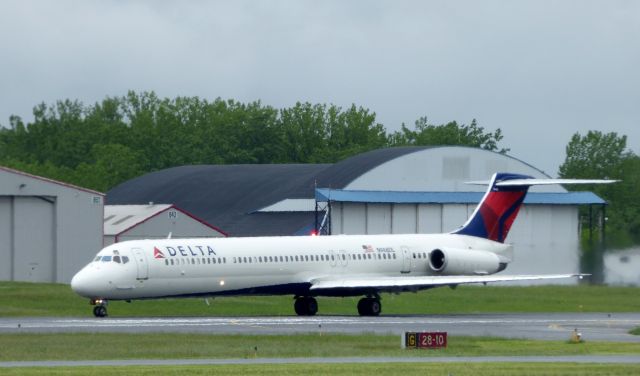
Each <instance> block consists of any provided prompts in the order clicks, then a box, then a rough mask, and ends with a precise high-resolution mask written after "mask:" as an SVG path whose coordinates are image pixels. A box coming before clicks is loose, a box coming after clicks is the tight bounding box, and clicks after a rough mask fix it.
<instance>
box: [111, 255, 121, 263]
mask: <svg viewBox="0 0 640 376" xmlns="http://www.w3.org/2000/svg"><path fill="white" fill-rule="evenodd" d="M113 262H117V263H118V264H119V263H120V256H113Z"/></svg>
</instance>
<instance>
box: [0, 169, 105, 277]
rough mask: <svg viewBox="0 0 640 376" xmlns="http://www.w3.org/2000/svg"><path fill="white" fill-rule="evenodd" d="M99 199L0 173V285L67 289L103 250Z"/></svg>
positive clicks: (7, 171) (46, 182) (49, 182)
mask: <svg viewBox="0 0 640 376" xmlns="http://www.w3.org/2000/svg"><path fill="white" fill-rule="evenodd" d="M103 201H104V195H103V194H102V193H100V192H95V191H91V190H88V189H84V188H80V187H75V186H72V185H68V184H64V183H61V182H57V181H54V180H50V179H45V178H41V177H38V176H34V175H30V174H26V173H23V172H21V171H16V170H12V169H9V168H5V167H0V259H1V260H3V261H2V262H0V280H3V281H27V282H60V283H68V282H69V281H71V278H72V277H73V275H74V274H75V273H76V272H77V271H78V270H80V269H81V268H82V267H83V266H84V265H85V264H86V263H87V262H89V261H90V260H91V258H92V257H93V255H95V253H96V252H98V251H99V250H100V249H101V248H102V213H103Z"/></svg>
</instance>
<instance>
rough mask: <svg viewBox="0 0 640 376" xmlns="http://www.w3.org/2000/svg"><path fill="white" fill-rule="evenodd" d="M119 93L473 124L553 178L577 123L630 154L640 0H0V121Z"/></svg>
mask: <svg viewBox="0 0 640 376" xmlns="http://www.w3.org/2000/svg"><path fill="white" fill-rule="evenodd" d="M127 90H136V91H145V90H154V91H156V92H157V93H158V94H159V95H160V96H163V97H164V96H166V97H170V98H173V97H175V96H178V95H182V96H200V97H203V98H207V99H214V98H216V97H221V98H224V99H227V98H233V99H236V100H240V101H245V102H246V101H253V100H261V101H262V102H263V103H264V104H268V105H272V106H275V107H278V108H280V107H288V106H291V105H293V104H294V103H295V102H296V101H309V102H312V103H334V104H336V105H340V106H343V107H347V106H349V105H350V104H351V103H355V104H356V105H360V106H364V107H367V108H369V109H370V110H372V111H375V112H376V114H377V119H378V121H380V122H381V123H382V124H384V125H385V127H386V128H387V130H388V131H394V130H397V129H399V128H400V124H402V123H403V122H404V123H405V124H407V125H409V126H411V127H413V122H414V121H415V120H416V119H417V118H418V117H420V116H428V117H429V120H430V122H432V123H435V124H440V123H444V122H447V121H450V120H456V121H458V122H461V123H466V124H468V123H469V122H470V121H471V119H473V118H476V119H477V120H478V123H479V125H480V126H483V127H485V129H486V130H488V131H493V130H494V129H496V128H501V129H502V131H503V133H504V135H505V138H504V139H503V142H502V143H501V145H502V146H503V147H509V148H511V152H510V153H509V154H510V155H512V156H514V157H516V158H519V159H522V160H524V161H525V162H527V163H530V164H532V165H534V166H535V167H538V168H540V169H542V170H544V171H546V172H547V173H549V174H550V175H552V176H555V175H556V174H557V169H558V166H559V165H560V164H561V163H562V161H563V160H564V156H565V151H564V148H565V146H566V144H567V143H568V142H569V140H570V137H571V135H572V134H573V133H575V132H581V133H582V134H585V133H586V132H587V131H588V130H600V131H603V132H611V131H614V132H618V134H626V135H627V136H628V137H629V138H628V146H629V147H630V148H631V149H632V150H633V151H634V152H635V153H639V152H640V124H639V123H640V1H605V0H602V1H541V0H534V1H449V0H447V1H344V0H343V1H258V0H255V1H224V2H222V1H221V2H215V1H206V2H205V1H146V2H145V1H106V0H105V1H10V0H9V1H2V2H1V3H0V124H2V125H5V126H7V125H8V124H9V121H8V118H9V115H11V114H16V115H19V116H21V117H23V118H24V119H25V120H31V119H32V115H31V110H32V108H33V106H34V105H35V104H37V103H40V102H42V101H44V102H46V103H48V104H51V103H53V102H54V101H55V100H58V99H65V98H71V99H79V100H81V101H82V102H84V103H86V104H93V103H95V102H96V101H99V100H101V99H103V98H104V97H105V96H107V95H108V96H119V95H124V94H125V93H126V92H127Z"/></svg>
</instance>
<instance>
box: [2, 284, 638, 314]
mask: <svg viewBox="0 0 640 376" xmlns="http://www.w3.org/2000/svg"><path fill="white" fill-rule="evenodd" d="M638 296H640V288H637V287H606V286H588V285H584V286H583V285H581V286H531V287H520V286H460V287H458V288H457V289H454V290H452V289H449V288H446V287H445V288H437V289H433V290H427V291H422V292H419V293H417V294H413V293H404V294H400V295H392V294H383V295H382V298H383V300H382V305H383V314H445V313H482V312H485V313H489V312H638V311H640V299H638V298H637V297H638ZM357 301H358V298H324V297H320V298H318V304H319V313H320V314H325V315H333V314H337V315H344V314H346V315H356V314H357V312H356V304H357ZM210 302H211V305H210V306H207V305H206V304H205V303H204V301H203V299H161V300H145V301H134V302H133V303H130V304H129V303H125V302H119V301H113V302H110V305H109V314H110V316H112V317H114V316H115V317H118V316H120V317H122V316H251V315H292V314H293V300H292V297H291V296H269V297H254V296H243V297H224V298H216V299H212V300H210ZM90 315H91V307H90V306H89V305H88V301H87V299H84V298H81V297H79V296H77V295H76V294H75V293H73V291H71V289H70V288H69V286H68V285H63V284H43V283H22V282H0V316H2V317H9V316H13V317H15V316H90Z"/></svg>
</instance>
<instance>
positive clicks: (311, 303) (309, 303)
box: [293, 296, 318, 316]
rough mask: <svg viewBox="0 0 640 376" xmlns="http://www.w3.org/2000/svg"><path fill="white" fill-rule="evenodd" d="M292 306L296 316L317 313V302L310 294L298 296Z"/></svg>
mask: <svg viewBox="0 0 640 376" xmlns="http://www.w3.org/2000/svg"><path fill="white" fill-rule="evenodd" d="M293 308H294V309H295V311H296V314H298V316H315V314H316V313H318V302H317V301H316V299H315V298H313V297H311V296H298V297H296V302H295V304H294V305H293Z"/></svg>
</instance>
